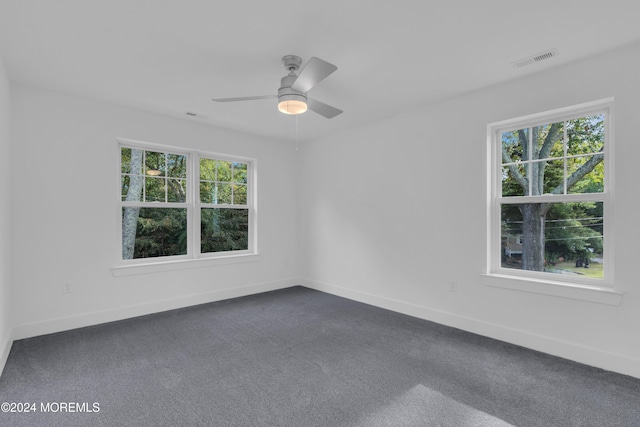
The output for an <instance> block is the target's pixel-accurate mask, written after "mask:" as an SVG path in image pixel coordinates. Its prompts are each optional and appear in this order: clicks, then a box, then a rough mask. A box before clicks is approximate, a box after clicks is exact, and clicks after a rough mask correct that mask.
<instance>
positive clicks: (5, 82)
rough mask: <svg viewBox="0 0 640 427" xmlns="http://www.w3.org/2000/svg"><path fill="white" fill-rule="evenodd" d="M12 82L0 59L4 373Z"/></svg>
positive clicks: (0, 353) (0, 340)
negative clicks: (10, 87)
mask: <svg viewBox="0 0 640 427" xmlns="http://www.w3.org/2000/svg"><path fill="white" fill-rule="evenodd" d="M9 116H10V114H9V79H8V78H7V74H6V71H5V68H4V64H3V62H2V58H0V200H2V202H1V203H0V373H1V372H2V369H3V368H4V364H5V362H6V361H7V357H8V356H9V350H10V349H11V342H12V340H11V327H12V324H11V240H10V239H11V238H10V236H11V223H10V217H11V203H8V201H9V200H10V199H11V163H12V162H11V152H10V145H9V133H10V132H9Z"/></svg>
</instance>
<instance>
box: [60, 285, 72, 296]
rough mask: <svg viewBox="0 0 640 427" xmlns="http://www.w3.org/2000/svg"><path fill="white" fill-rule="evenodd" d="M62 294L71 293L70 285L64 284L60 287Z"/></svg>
mask: <svg viewBox="0 0 640 427" xmlns="http://www.w3.org/2000/svg"><path fill="white" fill-rule="evenodd" d="M62 293H64V294H70V293H71V283H65V284H63V285H62Z"/></svg>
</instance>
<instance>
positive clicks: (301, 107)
mask: <svg viewBox="0 0 640 427" xmlns="http://www.w3.org/2000/svg"><path fill="white" fill-rule="evenodd" d="M278 110H279V111H280V112H281V113H284V114H302V113H304V112H306V111H307V103H306V102H304V101H298V100H295V99H289V100H284V101H280V102H279V103H278Z"/></svg>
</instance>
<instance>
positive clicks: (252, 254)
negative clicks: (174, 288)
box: [111, 138, 259, 276]
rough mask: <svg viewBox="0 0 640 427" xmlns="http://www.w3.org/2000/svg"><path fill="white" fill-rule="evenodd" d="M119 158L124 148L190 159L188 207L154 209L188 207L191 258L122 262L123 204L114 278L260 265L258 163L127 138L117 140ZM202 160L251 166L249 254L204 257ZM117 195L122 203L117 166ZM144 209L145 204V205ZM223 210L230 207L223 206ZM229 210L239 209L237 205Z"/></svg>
mask: <svg viewBox="0 0 640 427" xmlns="http://www.w3.org/2000/svg"><path fill="white" fill-rule="evenodd" d="M116 141H117V144H116V149H117V150H118V152H117V158H118V159H120V150H121V148H122V147H123V146H126V147H132V148H139V149H142V150H149V151H158V152H170V153H173V154H183V155H186V156H187V158H188V163H187V177H191V178H188V181H187V201H186V202H185V203H154V204H153V206H154V207H158V208H161V207H165V206H167V207H172V208H178V207H184V208H186V209H187V241H188V244H187V254H186V255H173V256H167V257H153V258H139V259H131V260H123V259H122V207H123V206H124V204H123V202H122V201H120V202H119V203H118V204H117V217H116V218H117V221H118V240H117V242H118V245H116V253H115V259H116V260H117V261H116V263H115V265H114V266H113V267H112V268H111V270H112V274H113V275H114V276H128V275H134V274H144V273H155V272H162V271H170V270H181V269H185V268H201V267H208V266H215V265H222V264H235V263H242V262H252V261H257V259H258V256H259V253H258V221H257V191H256V189H257V159H255V158H248V157H240V156H234V155H228V154H222V153H214V152H207V151H201V150H192V149H188V148H185V147H177V146H171V145H164V144H155V143H150V142H145V141H138V140H132V139H126V138H116ZM200 157H206V158H213V159H216V160H225V161H238V162H243V163H247V164H248V168H247V208H248V209H249V244H248V249H247V250H242V251H232V252H212V253H200V221H199V218H200V208H201V206H204V207H206V206H208V205H207V204H201V203H200V194H199V176H200V174H199V172H198V170H197V169H196V165H199V159H200ZM117 168H118V170H117V173H116V177H117V188H116V190H117V193H116V197H117V199H116V200H121V197H122V196H121V182H120V179H121V178H120V177H121V165H120V160H119V161H118V162H117ZM129 204H130V203H129ZM141 205H142V203H141ZM219 207H220V208H224V207H227V205H220V206H219ZM228 207H233V208H237V205H230V206H228Z"/></svg>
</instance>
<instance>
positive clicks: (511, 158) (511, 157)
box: [502, 129, 529, 163]
mask: <svg viewBox="0 0 640 427" xmlns="http://www.w3.org/2000/svg"><path fill="white" fill-rule="evenodd" d="M528 144H529V129H520V130H514V131H509V132H503V133H502V162H503V163H515V162H521V161H524V160H529V158H528V155H527V151H526V147H527V146H528ZM505 157H506V159H505Z"/></svg>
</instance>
